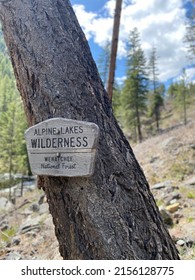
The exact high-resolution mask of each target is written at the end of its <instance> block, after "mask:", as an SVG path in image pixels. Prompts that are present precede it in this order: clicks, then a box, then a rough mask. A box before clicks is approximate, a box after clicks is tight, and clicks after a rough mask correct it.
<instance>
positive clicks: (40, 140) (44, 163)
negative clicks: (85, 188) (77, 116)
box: [25, 118, 99, 177]
mask: <svg viewBox="0 0 195 280" xmlns="http://www.w3.org/2000/svg"><path fill="white" fill-rule="evenodd" d="M98 137H99V128H98V126H97V125H96V124H94V123H90V122H83V121H76V120H71V119H64V118H53V119H49V120H46V121H43V122H41V123H39V124H37V125H35V126H32V127H30V128H29V129H27V130H26V132H25V138H26V143H27V150H28V156H29V162H30V166H31V170H32V172H33V173H34V174H36V175H51V176H66V177H77V176H91V175H92V174H93V171H94V162H95V154H96V147H97V142H98Z"/></svg>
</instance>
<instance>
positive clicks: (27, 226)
mask: <svg viewBox="0 0 195 280" xmlns="http://www.w3.org/2000/svg"><path fill="white" fill-rule="evenodd" d="M40 222H41V220H40V217H37V218H34V219H29V221H28V220H27V221H26V222H25V223H24V224H22V225H21V226H20V230H19V232H20V233H27V232H29V231H33V232H39V231H40V229H41V228H40Z"/></svg>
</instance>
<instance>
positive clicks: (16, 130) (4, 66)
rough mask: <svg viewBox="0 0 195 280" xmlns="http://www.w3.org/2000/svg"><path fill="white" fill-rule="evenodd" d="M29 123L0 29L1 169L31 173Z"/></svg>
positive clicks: (1, 170) (0, 171)
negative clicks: (26, 142) (27, 132)
mask: <svg viewBox="0 0 195 280" xmlns="http://www.w3.org/2000/svg"><path fill="white" fill-rule="evenodd" d="M26 127H27V124H26V118H25V116H24V110H23V107H22V103H21V98H20V95H19V93H18V91H17V89H16V83H15V78H14V75H13V70H12V67H11V63H10V60H9V57H8V55H7V53H6V48H5V43H4V41H3V38H2V34H1V33H0V139H1V141H0V173H4V172H6V173H9V177H10V178H11V175H12V173H17V172H21V173H27V172H28V164H27V162H28V159H27V152H26V147H25V146H26V145H25V142H24V131H25V129H26Z"/></svg>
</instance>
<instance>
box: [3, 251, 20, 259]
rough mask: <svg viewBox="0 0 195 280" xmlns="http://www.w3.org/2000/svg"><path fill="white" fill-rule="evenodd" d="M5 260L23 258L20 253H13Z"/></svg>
mask: <svg viewBox="0 0 195 280" xmlns="http://www.w3.org/2000/svg"><path fill="white" fill-rule="evenodd" d="M5 260H22V256H21V255H19V254H18V253H15V252H11V253H9V254H8V255H7V256H6V257H5Z"/></svg>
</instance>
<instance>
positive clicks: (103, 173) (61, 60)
mask: <svg viewBox="0 0 195 280" xmlns="http://www.w3.org/2000/svg"><path fill="white" fill-rule="evenodd" d="M0 18H1V22H2V26H3V32H4V37H5V41H6V44H7V47H8V50H9V52H10V57H11V60H12V64H13V69H14V73H15V76H16V80H17V86H18V89H19V91H20V93H21V96H22V98H23V102H24V107H25V112H26V116H27V119H28V123H29V126H32V125H34V124H37V123H39V122H41V121H43V120H46V119H49V118H53V117H64V118H71V119H76V120H82V121H90V122H94V123H96V124H97V125H98V126H99V128H100V139H99V145H98V153H97V159H96V164H95V173H94V175H93V176H92V177H90V178H82V177H80V178H79V177H75V178H69V177H51V176H42V177H40V181H41V183H42V187H43V189H44V190H45V192H46V195H47V199H48V203H49V209H50V212H51V214H52V216H53V222H54V224H55V233H56V236H57V239H58V241H59V250H60V253H61V255H62V257H63V258H64V259H155V260H157V259H178V258H179V257H178V254H177V250H176V248H175V245H174V243H173V241H172V240H171V238H170V235H169V233H168V230H167V229H166V228H165V226H164V224H163V221H162V219H161V217H160V214H159V211H158V208H157V206H156V204H155V201H154V198H153V196H152V194H151V192H150V189H149V186H148V183H147V181H146V179H145V176H144V174H143V172H142V170H141V168H140V166H139V164H138V162H137V160H136V159H135V156H134V154H133V151H132V149H131V147H130V146H129V143H128V142H127V140H126V138H125V137H124V135H123V133H122V132H121V130H120V128H119V126H118V124H117V122H116V121H115V118H114V117H113V114H112V109H111V106H110V102H109V100H108V96H107V93H106V92H105V90H104V86H103V84H102V82H101V80H100V77H99V75H98V71H97V68H96V65H95V63H94V61H93V58H92V56H91V53H90V49H89V46H88V43H87V41H86V38H85V36H84V34H83V32H82V30H81V28H80V26H79V24H78V21H77V19H76V17H75V14H74V12H73V10H72V7H71V5H70V2H69V1H68V0H21V1H18V0H12V1H3V2H2V1H0Z"/></svg>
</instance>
